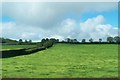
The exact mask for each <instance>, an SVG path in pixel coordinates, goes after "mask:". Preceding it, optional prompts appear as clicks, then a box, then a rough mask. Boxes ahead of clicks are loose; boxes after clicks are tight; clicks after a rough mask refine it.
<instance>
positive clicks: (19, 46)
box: [2, 45, 35, 50]
mask: <svg viewBox="0 0 120 80" xmlns="http://www.w3.org/2000/svg"><path fill="white" fill-rule="evenodd" d="M31 47H35V45H2V50H11V49H22V48H31Z"/></svg>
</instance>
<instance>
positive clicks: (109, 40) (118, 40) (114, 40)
mask: <svg viewBox="0 0 120 80" xmlns="http://www.w3.org/2000/svg"><path fill="white" fill-rule="evenodd" d="M62 42H68V43H78V42H79V41H77V39H70V38H67V39H65V41H62ZM98 42H99V43H103V42H102V39H101V38H99V40H98ZM81 43H87V42H86V39H82V40H81ZM89 43H95V42H94V39H93V38H90V39H89ZM106 43H120V37H119V36H115V37H107V39H106Z"/></svg>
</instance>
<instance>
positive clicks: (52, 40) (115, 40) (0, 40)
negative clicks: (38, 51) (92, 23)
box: [0, 36, 120, 46]
mask: <svg viewBox="0 0 120 80" xmlns="http://www.w3.org/2000/svg"><path fill="white" fill-rule="evenodd" d="M0 43H3V44H16V45H17V44H18V45H27V44H37V45H39V46H43V45H44V46H46V45H47V44H54V43H76V44H77V43H81V44H100V43H101V44H106V43H112V44H114V43H120V37H119V36H115V37H107V38H106V41H104V42H103V41H102V38H99V39H98V41H94V39H93V38H90V39H89V42H86V39H82V40H81V41H78V40H77V39H70V38H66V39H65V40H62V41H59V39H55V38H50V39H48V38H44V39H42V40H41V41H40V42H32V40H24V41H23V40H22V39H19V41H17V40H12V39H5V38H0Z"/></svg>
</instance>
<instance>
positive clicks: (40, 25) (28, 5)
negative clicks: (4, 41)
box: [0, 2, 118, 41]
mask: <svg viewBox="0 0 120 80" xmlns="http://www.w3.org/2000/svg"><path fill="white" fill-rule="evenodd" d="M0 7H1V9H2V14H1V13H0V19H1V20H0V27H1V28H0V29H1V31H0V34H2V35H0V36H2V37H5V38H10V39H16V40H18V39H23V40H25V39H27V40H28V39H31V40H33V41H40V40H41V39H42V38H57V39H60V40H64V39H66V38H71V39H77V40H78V41H81V40H82V39H83V38H84V39H86V40H89V39H90V38H93V39H94V40H96V41H97V40H98V39H99V38H102V39H103V40H106V38H107V37H108V36H112V37H114V36H116V35H118V3H117V2H4V3H2V5H1V6H0Z"/></svg>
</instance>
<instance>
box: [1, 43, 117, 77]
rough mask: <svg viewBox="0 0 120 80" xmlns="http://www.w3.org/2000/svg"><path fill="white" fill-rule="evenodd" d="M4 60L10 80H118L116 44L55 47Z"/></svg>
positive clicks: (5, 75) (4, 68) (62, 45)
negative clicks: (30, 79) (61, 79)
mask: <svg viewBox="0 0 120 80" xmlns="http://www.w3.org/2000/svg"><path fill="white" fill-rule="evenodd" d="M1 60H2V64H3V65H2V76H3V77H7V78H11V77H12V78H13V77H16V78H19V77H20V78H63V77H65V78H66V77H67V78H79V77H81V78H89V77H90V78H106V77H107V78H114V77H118V45H117V44H89V45H88V44H80V45H78V44H77V45H76V44H56V45H55V46H54V47H52V48H49V49H47V50H43V51H40V52H37V53H35V54H31V55H24V56H17V57H13V58H6V59H1Z"/></svg>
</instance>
